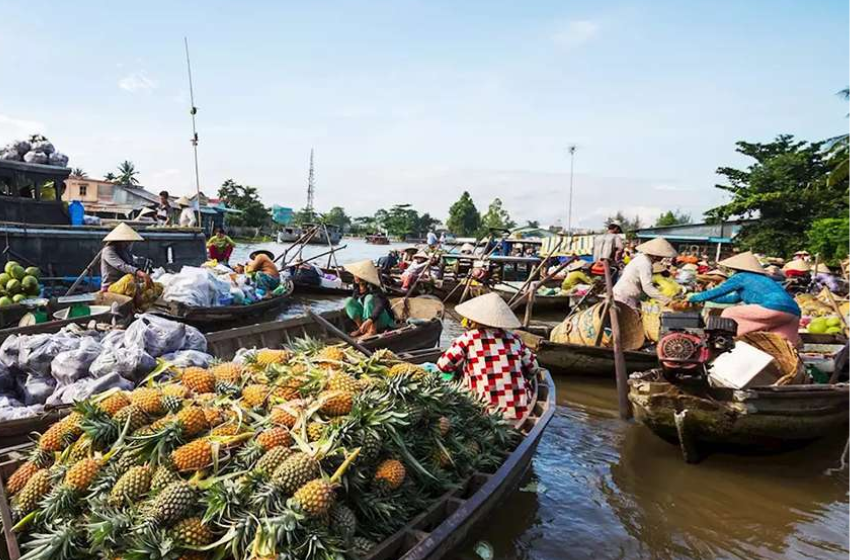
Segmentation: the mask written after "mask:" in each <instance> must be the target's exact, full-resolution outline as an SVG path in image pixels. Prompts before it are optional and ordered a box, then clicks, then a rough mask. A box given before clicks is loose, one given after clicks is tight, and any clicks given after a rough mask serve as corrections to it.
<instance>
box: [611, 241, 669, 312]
mask: <svg viewBox="0 0 850 560" xmlns="http://www.w3.org/2000/svg"><path fill="white" fill-rule="evenodd" d="M635 249H636V250H637V254H636V255H635V256H634V258H632V260H630V261H629V264H627V265H626V266H625V268H623V271H622V272H621V273H620V279H619V280H617V283H616V284H614V299H615V300H617V301H619V302H621V303H625V304H626V305H628V306H629V307H631V308H632V309H634V310H635V311H640V298H641V295H643V294H646V295H647V296H648V297H650V298H651V299H655V300H658V301H660V302H662V303H669V302H670V301H671V299H670V298H669V297H667V296H665V295H664V294H663V293H661V291H660V290H659V289H658V288H656V287H655V286H654V285H653V284H652V264H653V263H655V262H659V261H661V260H662V259H669V258H673V257H675V256H676V254H677V253H676V249H674V248H673V246H672V245H670V243H668V242H667V240H666V239H664V238H661V237H656V238H655V239H652V240H651V241H647V242H646V243H641V244H640V245H638V246H637V247H635Z"/></svg>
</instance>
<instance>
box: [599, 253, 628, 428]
mask: <svg viewBox="0 0 850 560" xmlns="http://www.w3.org/2000/svg"><path fill="white" fill-rule="evenodd" d="M602 266H604V267H605V292H606V295H607V296H608V311H609V313H610V317H611V337H612V338H613V339H614V371H615V373H616V374H617V405H618V408H619V410H620V418H621V419H623V420H628V419H630V418H631V417H632V407H631V405H630V404H629V380H628V376H627V374H626V357H625V355H624V354H623V347H622V345H621V344H620V322H619V319H618V317H617V305H616V302H614V285H613V284H614V283H613V281H612V279H611V268H610V266H609V264H608V260H607V259H603V260H602Z"/></svg>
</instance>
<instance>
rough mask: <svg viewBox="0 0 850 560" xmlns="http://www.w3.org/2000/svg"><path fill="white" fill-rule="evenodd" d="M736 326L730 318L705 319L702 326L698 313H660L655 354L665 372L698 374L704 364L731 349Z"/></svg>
mask: <svg viewBox="0 0 850 560" xmlns="http://www.w3.org/2000/svg"><path fill="white" fill-rule="evenodd" d="M737 327H738V325H737V324H736V323H735V321H733V320H731V319H724V318H722V317H709V318H708V324H706V325H703V322H702V317H701V315H700V313H699V312H693V311H688V312H679V313H664V314H662V315H661V331H660V336H659V340H658V345H657V346H656V354H657V355H658V361H659V363H660V364H661V367H662V369H663V370H664V371H665V373H670V374H674V375H676V374H683V375H687V374H698V375H699V374H702V373H704V371H705V369H704V366H705V364H706V363H708V362H710V361H711V360H713V359H714V358H715V357H716V356H718V355H719V354H722V353H723V352H726V351H728V350H731V349H732V347H733V346H734V344H735V333H736V331H737Z"/></svg>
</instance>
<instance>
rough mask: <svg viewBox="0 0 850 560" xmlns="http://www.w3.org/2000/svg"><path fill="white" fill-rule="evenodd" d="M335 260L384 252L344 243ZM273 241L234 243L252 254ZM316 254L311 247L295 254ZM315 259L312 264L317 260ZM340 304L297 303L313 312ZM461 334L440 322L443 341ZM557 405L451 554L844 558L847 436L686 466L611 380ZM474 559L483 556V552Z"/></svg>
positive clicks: (563, 394) (565, 387)
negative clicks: (626, 415)
mask: <svg viewBox="0 0 850 560" xmlns="http://www.w3.org/2000/svg"><path fill="white" fill-rule="evenodd" d="M343 244H347V245H348V247H347V248H346V249H345V250H343V251H342V252H341V253H340V255H339V261H340V263H344V262H351V261H355V260H359V259H364V258H377V257H379V256H381V255H384V254H386V252H387V251H388V247H387V246H383V247H381V246H374V245H367V244H365V243H363V242H362V241H360V240H345V241H344V242H343ZM256 248H265V249H269V250H271V251H272V252H274V253H275V254H278V253H279V252H280V251H281V250H282V249H283V247H282V246H280V245H278V244H276V243H267V244H262V245H255V246H247V247H246V246H240V247H238V248H237V250H236V251H235V256H236V257H237V261H238V260H240V259H244V256H245V255H247V253H248V252H249V251H250V250H253V249H256ZM323 250H326V249H325V248H322V247H317V246H311V247H308V248H307V249H306V250H305V253H304V254H305V256H308V255H313V254H318V253H320V252H322V251H323ZM326 262H327V261H324V262H323V263H322V264H326ZM340 303H341V302H340V300H339V299H329V298H311V299H300V300H299V299H298V298H296V301H295V302H294V303H293V305H292V306H290V308H289V309H288V310H287V311H286V312H285V314H286V315H297V314H298V313H300V312H301V310H302V309H303V306H304V305H310V306H312V307H314V308H317V309H319V310H326V309H332V308H335V307H339V306H340ZM458 331H459V326H458V325H457V323H455V322H453V321H451V320H447V321H446V326H445V330H444V337H443V338H444V340H443V344H445V343H447V342H448V340H450V338H451V336H452V335H453V334H456V333H457V332H458ZM555 383H556V385H557V395H558V407H557V411H556V414H555V417H554V418H553V419H552V422H551V424H550V425H549V427H548V428H547V430H546V433H545V434H544V436H543V439H542V441H541V442H540V446H539V448H538V451H537V454H536V455H535V457H534V459H533V462H532V468H531V470H530V471H529V473H528V474H527V476H526V479H525V480H524V481H523V483H522V484H521V485H520V488H519V489H518V490H516V491H515V492H513V493H512V494H511V495H510V496H509V498H508V499H507V500H506V501H505V502H504V504H503V505H501V506H500V507H499V508H498V510H497V511H496V513H495V514H494V515H493V516H491V517H490V518H489V519H487V520H486V521H485V522H484V526H483V527H482V528H481V529H480V530H479V531H478V532H477V533H476V534H475V535H472V536H471V537H470V538H469V539H468V540H467V542H465V543H464V544H463V545H462V546H461V548H460V550H459V551H458V553H457V558H461V559H463V560H474V559H477V558H481V556H480V555H479V553H477V552H476V551H481V550H484V549H486V548H488V547H491V548H492V551H493V559H494V560H514V559H535V560H555V559H572V558H577V559H584V558H586V559H607V558H611V559H615V558H616V559H621V558H622V559H625V558H646V559H656V558H657V559H668V558H669V559H679V558H684V559H713V558H742V559H743V558H746V559H779V558H783V559H785V558H788V559H809V558H818V559H831V558H835V559H846V558H847V557H848V554H850V548H848V524H850V515H848V473H847V471H846V470H845V471H843V472H836V473H831V474H830V473H829V469H830V468H832V467H836V466H837V465H838V462H839V457H840V455H841V452H842V449H843V447H844V444H845V443H846V442H847V437H848V433H847V432H844V433H838V434H835V435H834V437H831V438H829V439H825V440H822V441H819V442H816V443H814V444H812V445H810V446H808V447H806V448H804V449H800V450H797V451H793V452H787V453H783V454H779V455H770V456H744V457H742V456H732V455H725V454H715V455H711V456H709V457H707V458H706V459H705V460H703V462H701V463H700V464H698V465H688V464H685V463H684V462H683V461H682V460H681V457H680V455H679V450H678V448H677V447H675V446H673V445H670V444H668V443H665V442H663V441H661V440H660V439H658V438H657V437H656V436H654V435H653V434H652V433H651V432H650V431H649V430H647V429H646V428H644V427H643V426H640V425H638V424H635V423H633V422H622V421H620V420H619V419H618V417H617V398H616V393H615V388H614V383H613V375H612V381H611V382H605V381H600V380H588V379H570V378H564V377H561V378H556V379H555ZM484 556H487V554H485V555H484Z"/></svg>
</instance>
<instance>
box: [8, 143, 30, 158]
mask: <svg viewBox="0 0 850 560" xmlns="http://www.w3.org/2000/svg"><path fill="white" fill-rule="evenodd" d="M6 148H7V149H12V150H15V151H16V152H18V155H20V156H21V157H23V156H24V154H25V153H27V152H28V151H30V150H31V149H32V144H30V142H29V140H18V141H16V142H12V143H11V144H9V145H8V146H7V147H6Z"/></svg>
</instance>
